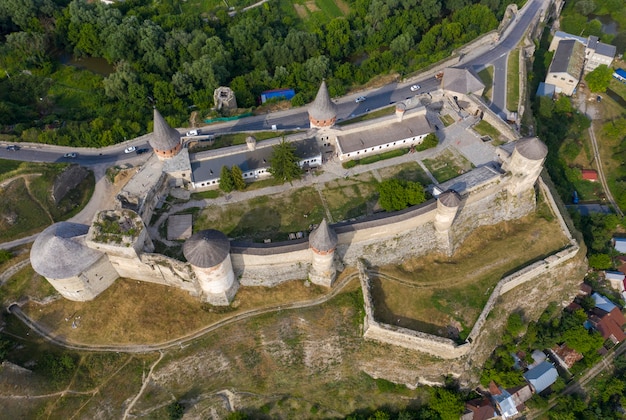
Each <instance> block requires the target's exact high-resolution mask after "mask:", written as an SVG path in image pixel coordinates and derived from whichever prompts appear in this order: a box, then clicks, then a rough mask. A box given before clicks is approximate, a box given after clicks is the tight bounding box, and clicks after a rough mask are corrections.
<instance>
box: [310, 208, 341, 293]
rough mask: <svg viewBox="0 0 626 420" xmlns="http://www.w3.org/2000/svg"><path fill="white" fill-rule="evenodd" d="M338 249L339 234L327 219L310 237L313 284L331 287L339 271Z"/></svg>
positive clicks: (311, 278) (311, 277)
mask: <svg viewBox="0 0 626 420" xmlns="http://www.w3.org/2000/svg"><path fill="white" fill-rule="evenodd" d="M336 247H337V234H336V233H335V232H334V231H333V230H332V229H331V228H330V226H328V223H326V219H323V220H322V222H321V223H320V225H319V226H318V227H317V229H315V230H314V231H313V232H311V234H310V235H309V248H311V251H312V253H313V260H312V262H311V272H310V273H309V279H310V280H311V283H314V284H319V285H320V286H326V287H331V286H332V285H333V281H335V277H336V275H337V270H336V269H335V265H334V258H335V248H336Z"/></svg>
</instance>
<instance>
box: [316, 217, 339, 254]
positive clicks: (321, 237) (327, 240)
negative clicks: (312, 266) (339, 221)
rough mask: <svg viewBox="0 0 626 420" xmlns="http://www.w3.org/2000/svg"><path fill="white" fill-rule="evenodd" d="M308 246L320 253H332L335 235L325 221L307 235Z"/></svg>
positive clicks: (335, 242)
mask: <svg viewBox="0 0 626 420" xmlns="http://www.w3.org/2000/svg"><path fill="white" fill-rule="evenodd" d="M309 246H310V247H311V248H313V249H315V250H318V251H322V252H328V251H332V250H333V249H335V247H336V246H337V234H336V233H335V231H334V230H332V229H331V228H330V226H328V223H326V219H323V220H322V223H320V225H319V226H318V227H317V229H315V230H314V231H313V232H311V234H310V235H309Z"/></svg>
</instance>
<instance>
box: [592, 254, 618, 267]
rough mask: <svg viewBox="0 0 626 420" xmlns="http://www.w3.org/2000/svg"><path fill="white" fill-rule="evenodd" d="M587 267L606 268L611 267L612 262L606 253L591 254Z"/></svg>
mask: <svg viewBox="0 0 626 420" xmlns="http://www.w3.org/2000/svg"><path fill="white" fill-rule="evenodd" d="M589 267H591V268H595V269H596V270H607V269H609V268H611V267H613V262H612V261H611V257H610V256H608V255H607V254H591V255H590V256H589Z"/></svg>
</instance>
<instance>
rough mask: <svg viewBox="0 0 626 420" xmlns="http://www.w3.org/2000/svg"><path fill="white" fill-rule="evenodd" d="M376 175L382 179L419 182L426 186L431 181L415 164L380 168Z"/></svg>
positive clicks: (407, 163)
mask: <svg viewBox="0 0 626 420" xmlns="http://www.w3.org/2000/svg"><path fill="white" fill-rule="evenodd" d="M378 173H379V174H380V176H381V177H382V178H383V179H392V178H395V179H399V180H404V181H413V182H419V183H420V184H422V185H428V184H430V183H431V182H432V181H431V180H430V178H429V177H428V175H426V172H424V170H423V169H422V167H421V166H420V165H419V164H418V163H417V162H406V163H402V164H400V165H396V166H388V167H386V168H381V169H379V170H378Z"/></svg>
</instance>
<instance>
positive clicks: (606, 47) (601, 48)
mask: <svg viewBox="0 0 626 420" xmlns="http://www.w3.org/2000/svg"><path fill="white" fill-rule="evenodd" d="M616 53H617V48H616V47H615V45H610V44H605V43H604V42H598V45H596V54H600V55H603V56H605V57H611V58H614V57H615V54H616Z"/></svg>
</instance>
